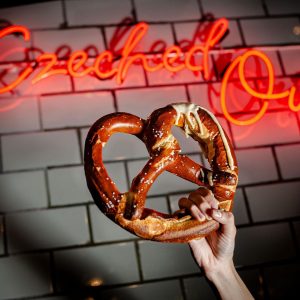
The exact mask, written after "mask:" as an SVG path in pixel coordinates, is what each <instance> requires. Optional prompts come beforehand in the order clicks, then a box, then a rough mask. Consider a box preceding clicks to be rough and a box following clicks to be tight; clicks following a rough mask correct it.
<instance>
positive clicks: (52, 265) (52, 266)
mask: <svg viewBox="0 0 300 300" xmlns="http://www.w3.org/2000/svg"><path fill="white" fill-rule="evenodd" d="M49 268H50V278H51V287H52V293H53V292H54V293H55V292H56V291H57V286H56V274H55V261H54V255H53V251H50V252H49ZM52 293H51V294H52Z"/></svg>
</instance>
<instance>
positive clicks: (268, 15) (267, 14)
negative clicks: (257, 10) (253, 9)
mask: <svg viewBox="0 0 300 300" xmlns="http://www.w3.org/2000/svg"><path fill="white" fill-rule="evenodd" d="M261 2H262V3H261V4H262V7H263V10H264V12H265V15H266V17H270V14H269V11H268V6H267V4H266V1H265V0H261Z"/></svg>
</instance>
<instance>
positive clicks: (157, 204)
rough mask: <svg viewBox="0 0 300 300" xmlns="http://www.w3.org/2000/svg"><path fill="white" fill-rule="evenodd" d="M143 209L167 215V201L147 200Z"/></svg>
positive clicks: (160, 198) (164, 199) (163, 199)
mask: <svg viewBox="0 0 300 300" xmlns="http://www.w3.org/2000/svg"><path fill="white" fill-rule="evenodd" d="M145 207H147V208H150V209H154V210H157V211H160V212H163V213H169V209H168V204H167V200H166V198H165V197H154V198H147V201H146V205H145Z"/></svg>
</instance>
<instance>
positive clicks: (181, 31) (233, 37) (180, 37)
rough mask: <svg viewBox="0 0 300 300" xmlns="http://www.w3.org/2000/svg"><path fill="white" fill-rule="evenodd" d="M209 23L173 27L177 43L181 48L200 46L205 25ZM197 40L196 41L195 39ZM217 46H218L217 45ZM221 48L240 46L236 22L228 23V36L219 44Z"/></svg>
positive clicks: (240, 40) (204, 32)
mask: <svg viewBox="0 0 300 300" xmlns="http://www.w3.org/2000/svg"><path fill="white" fill-rule="evenodd" d="M209 24H210V23H207V24H206V23H203V22H201V23H199V22H188V23H177V24H175V25H174V27H175V32H176V37H177V42H178V44H179V45H181V47H183V46H187V45H191V44H192V45H194V44H195V45H202V44H203V41H204V40H205V38H206V34H207V32H206V30H207V25H209ZM197 38H198V39H197ZM218 45H219V44H218ZM220 45H221V46H222V47H236V46H241V45H242V39H241V36H240V33H239V30H238V26H237V22H236V21H229V34H228V35H227V36H226V38H225V39H224V40H223V41H222V42H221V43H220Z"/></svg>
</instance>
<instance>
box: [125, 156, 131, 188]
mask: <svg viewBox="0 0 300 300" xmlns="http://www.w3.org/2000/svg"><path fill="white" fill-rule="evenodd" d="M124 165H125V166H124V167H125V175H126V185H127V190H128V191H129V190H130V186H131V182H130V176H129V167H128V161H124Z"/></svg>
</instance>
